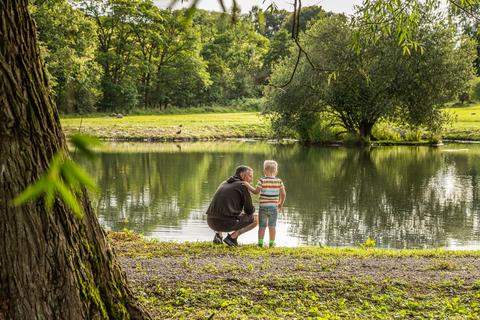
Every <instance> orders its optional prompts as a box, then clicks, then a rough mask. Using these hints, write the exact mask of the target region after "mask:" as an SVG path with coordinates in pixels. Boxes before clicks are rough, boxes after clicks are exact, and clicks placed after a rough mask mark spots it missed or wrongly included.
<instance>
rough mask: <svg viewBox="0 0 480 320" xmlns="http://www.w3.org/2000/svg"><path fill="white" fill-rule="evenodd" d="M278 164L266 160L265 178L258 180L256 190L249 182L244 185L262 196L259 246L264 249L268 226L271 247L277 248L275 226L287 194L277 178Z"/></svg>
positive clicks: (259, 211) (259, 213) (264, 164)
mask: <svg viewBox="0 0 480 320" xmlns="http://www.w3.org/2000/svg"><path fill="white" fill-rule="evenodd" d="M277 173H278V163H277V162H276V161H274V160H265V162H264V163H263V174H264V175H265V176H264V177H263V178H260V180H258V183H257V186H256V188H254V187H253V186H252V185H251V184H249V183H248V182H244V183H243V184H244V185H245V186H246V187H247V188H248V189H249V190H250V191H251V192H252V193H254V194H260V199H259V200H260V206H259V210H258V219H259V223H258V225H259V228H258V246H259V247H263V237H264V236H265V229H266V228H267V225H268V233H269V236H270V242H269V245H270V247H274V246H275V233H276V230H275V226H276V225H277V216H278V211H280V210H282V208H283V203H284V202H285V198H286V196H287V193H286V192H285V187H284V185H283V182H282V180H281V179H280V178H277Z"/></svg>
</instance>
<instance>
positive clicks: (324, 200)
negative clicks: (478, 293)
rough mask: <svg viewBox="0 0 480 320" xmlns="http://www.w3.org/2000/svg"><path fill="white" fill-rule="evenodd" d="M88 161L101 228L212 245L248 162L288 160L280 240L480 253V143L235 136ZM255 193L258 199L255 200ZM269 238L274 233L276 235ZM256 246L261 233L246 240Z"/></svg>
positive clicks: (282, 172)
mask: <svg viewBox="0 0 480 320" xmlns="http://www.w3.org/2000/svg"><path fill="white" fill-rule="evenodd" d="M98 155H99V157H98V159H97V160H96V161H94V162H93V163H92V162H90V163H85V164H84V165H85V167H86V168H87V170H88V171H89V173H90V174H91V175H92V176H93V177H94V178H95V180H96V181H97V183H98V185H99V187H100V190H101V192H100V193H99V194H98V195H96V197H95V198H94V200H93V204H94V206H95V207H96V209H97V213H98V217H99V219H100V222H101V224H102V225H103V226H104V227H105V228H106V229H110V230H122V229H123V228H128V229H132V230H135V231H137V232H139V233H143V234H144V235H145V236H146V237H150V238H156V239H160V240H165V241H170V240H174V241H197V240H201V241H210V240H212V238H213V233H212V231H211V230H210V229H209V228H208V226H207V225H206V216H205V214H204V212H205V211H206V208H207V207H208V204H209V201H210V199H211V197H212V195H213V194H214V193H215V190H216V188H217V187H218V185H219V184H220V183H221V182H222V181H223V180H224V179H226V178H227V177H229V176H230V175H231V174H232V172H233V171H234V169H235V167H236V166H237V165H240V164H246V165H249V166H251V167H252V168H253V169H254V182H255V181H256V179H257V178H260V177H261V176H262V170H261V168H262V164H263V161H264V160H265V159H275V160H277V161H278V163H279V177H280V178H282V179H283V181H284V183H285V186H286V190H287V201H286V203H285V209H284V212H283V213H281V214H280V216H279V220H278V225H277V230H278V231H277V243H278V245H279V246H304V245H309V246H314V245H322V246H338V247H352V246H359V245H360V244H361V243H364V242H365V240H366V239H367V238H368V237H371V238H373V239H375V240H376V242H377V246H379V247H385V248H432V247H446V248H449V249H480V190H479V189H480V187H479V185H480V145H477V144H450V145H445V146H442V147H437V148H432V147H405V146H395V147H381V148H370V149H355V148H343V147H337V148H336V147H312V146H309V147H306V146H301V145H299V144H275V143H268V142H248V141H227V142H208V143H207V142H197V143H117V144H108V145H107V146H105V148H104V150H103V151H101V152H99V154H98ZM253 198H254V199H256V196H253ZM267 234H268V233H267ZM240 242H241V243H255V242H256V230H254V231H251V232H249V233H247V234H245V235H243V236H242V237H241V238H240Z"/></svg>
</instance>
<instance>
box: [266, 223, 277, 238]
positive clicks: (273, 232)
mask: <svg viewBox="0 0 480 320" xmlns="http://www.w3.org/2000/svg"><path fill="white" fill-rule="evenodd" d="M276 233H277V230H276V227H275V226H268V235H269V236H270V237H269V239H270V241H275V235H276Z"/></svg>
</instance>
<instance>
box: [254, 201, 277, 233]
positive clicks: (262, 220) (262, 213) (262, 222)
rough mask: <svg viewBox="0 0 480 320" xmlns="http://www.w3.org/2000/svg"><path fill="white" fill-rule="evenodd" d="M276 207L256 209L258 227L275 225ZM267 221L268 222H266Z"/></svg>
mask: <svg viewBox="0 0 480 320" xmlns="http://www.w3.org/2000/svg"><path fill="white" fill-rule="evenodd" d="M277 216H278V208H277V207H273V206H271V207H260V208H259V210H258V225H259V227H260V228H266V227H267V224H268V226H269V227H274V226H276V225H277ZM267 221H268V223H267Z"/></svg>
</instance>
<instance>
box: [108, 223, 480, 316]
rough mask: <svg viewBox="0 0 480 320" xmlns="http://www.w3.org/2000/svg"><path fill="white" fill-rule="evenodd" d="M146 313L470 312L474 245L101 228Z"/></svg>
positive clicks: (476, 266) (479, 272)
mask: <svg viewBox="0 0 480 320" xmlns="http://www.w3.org/2000/svg"><path fill="white" fill-rule="evenodd" d="M108 237H109V239H110V242H111V243H112V245H113V247H114V248H115V251H116V253H117V256H118V258H119V261H120V264H121V265H122V267H123V269H124V271H125V272H126V274H127V279H128V281H129V283H130V286H131V287H132V290H133V292H134V294H135V295H136V296H137V298H138V299H139V300H140V302H141V303H142V304H143V305H144V306H145V307H146V308H147V309H148V310H149V312H150V313H151V314H152V316H153V318H154V319H177V318H188V319H295V318H296V319H306V318H309V317H310V318H322V319H323V318H328V319H336V318H348V319H371V318H379V319H391V318H422V319H423V318H445V319H446V318H449V319H450V318H456V319H468V318H471V319H477V318H478V317H479V316H480V302H479V301H480V280H478V279H480V263H479V262H480V250H477V251H447V250H438V249H430V250H426V249H413V250H405V249H403V250H391V249H376V248H364V249H362V248H317V247H301V248H281V247H278V248H273V249H270V248H258V247H256V246H254V245H242V246H240V247H237V248H230V247H227V246H225V245H220V246H219V245H214V244H212V243H209V242H196V243H193V242H192V243H182V244H180V243H172V242H158V241H149V240H144V239H142V238H141V237H140V236H138V235H136V234H134V233H131V232H110V233H109V234H108Z"/></svg>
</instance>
